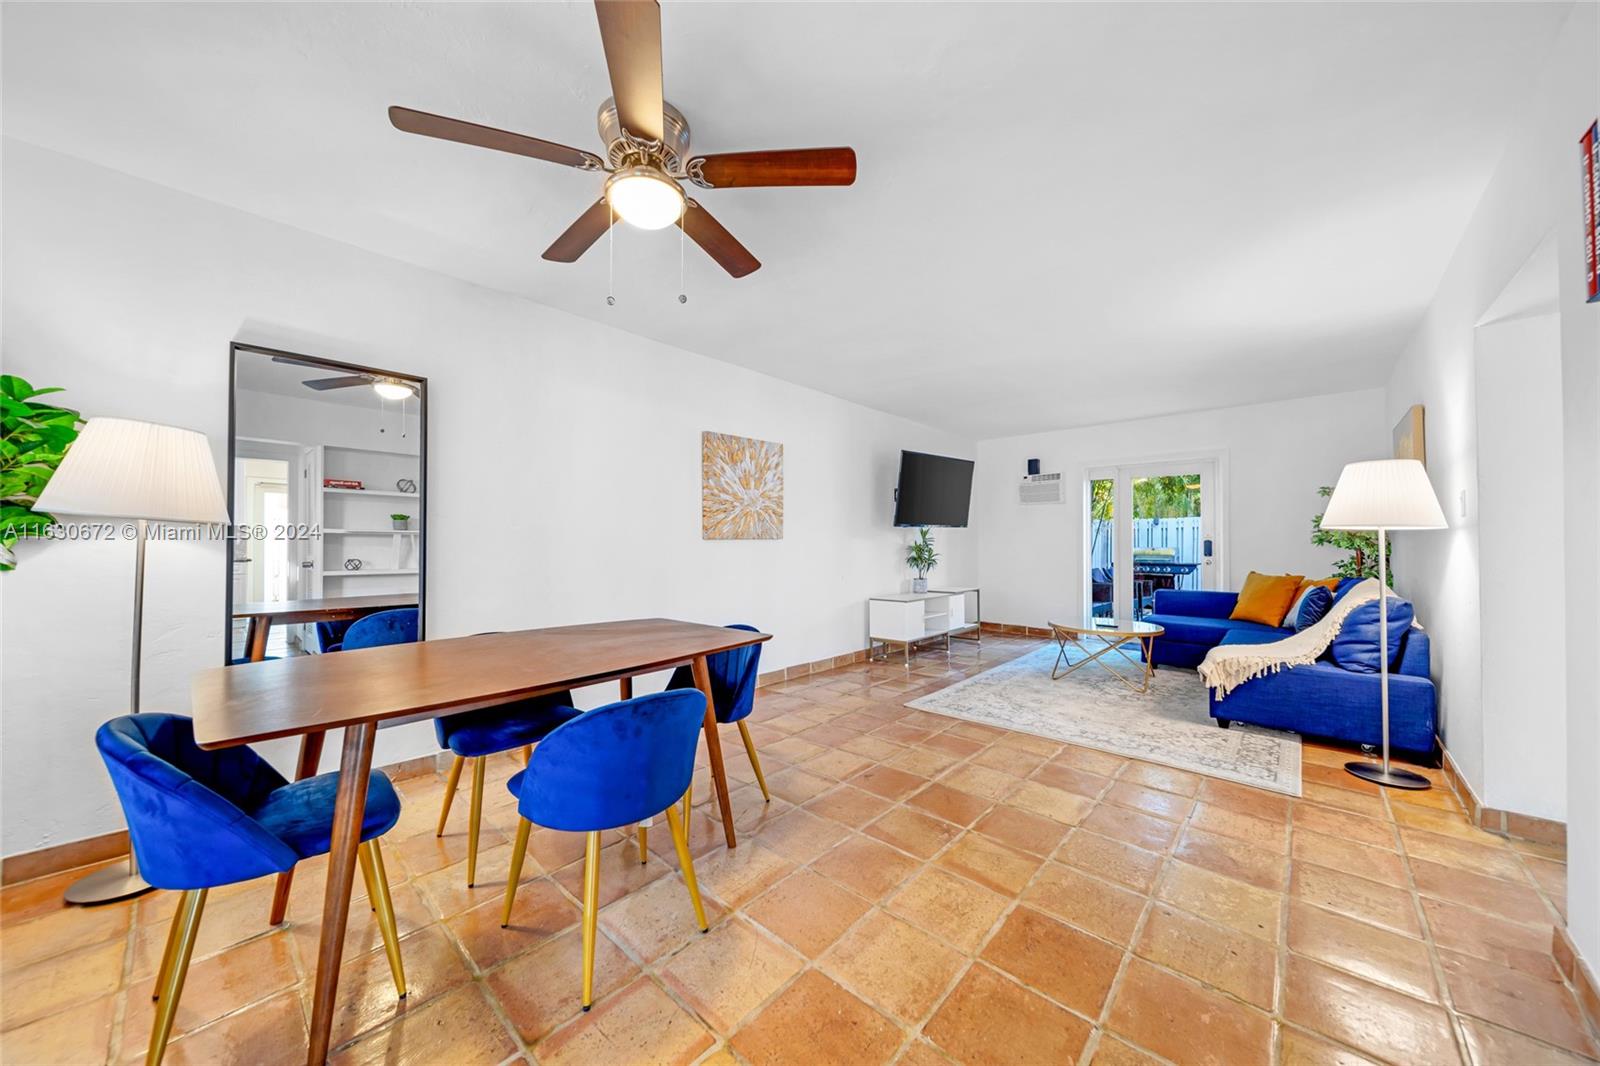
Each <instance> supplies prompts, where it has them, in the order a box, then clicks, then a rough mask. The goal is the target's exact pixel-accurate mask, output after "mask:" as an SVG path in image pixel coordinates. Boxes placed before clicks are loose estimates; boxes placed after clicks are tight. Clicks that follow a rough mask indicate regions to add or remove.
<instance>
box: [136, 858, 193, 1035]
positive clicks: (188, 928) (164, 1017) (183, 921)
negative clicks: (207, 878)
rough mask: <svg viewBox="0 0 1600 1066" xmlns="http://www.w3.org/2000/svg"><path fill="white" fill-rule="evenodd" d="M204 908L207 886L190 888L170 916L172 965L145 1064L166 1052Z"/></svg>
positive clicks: (160, 998)
mask: <svg viewBox="0 0 1600 1066" xmlns="http://www.w3.org/2000/svg"><path fill="white" fill-rule="evenodd" d="M205 908H206V889H203V888H197V889H190V890H189V891H188V892H185V893H184V894H183V900H182V902H180V903H179V904H178V911H177V913H176V914H174V915H173V916H172V929H173V932H174V933H176V934H177V937H178V940H177V943H176V944H175V945H174V948H175V950H174V952H173V955H172V966H171V969H170V972H169V973H168V974H167V980H166V984H165V986H164V987H163V988H162V989H161V995H160V997H159V1002H158V1003H157V1005H156V1017H155V1022H154V1024H153V1025H152V1026H151V1027H150V1048H149V1050H148V1051H147V1052H146V1053H145V1058H144V1061H145V1066H159V1063H160V1062H161V1057H162V1056H163V1055H165V1054H166V1053H167V1038H168V1037H170V1036H171V1035H172V1019H173V1017H174V1016H175V1015H176V1014H177V1013H178V999H179V998H180V997H181V996H182V995H183V979H184V978H185V977H187V976H188V975H189V959H190V957H191V956H192V955H193V954H194V938H195V934H196V933H197V932H198V931H199V929H200V915H201V914H202V913H204V911H205Z"/></svg>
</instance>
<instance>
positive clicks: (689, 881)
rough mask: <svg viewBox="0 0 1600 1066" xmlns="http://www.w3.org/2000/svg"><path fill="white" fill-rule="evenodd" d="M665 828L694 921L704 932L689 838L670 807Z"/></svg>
mask: <svg viewBox="0 0 1600 1066" xmlns="http://www.w3.org/2000/svg"><path fill="white" fill-rule="evenodd" d="M667 828H668V829H670V830H672V846H673V847H674V848H676V849H677V852H678V865H679V866H680V867H682V868H683V883H684V884H686V885H688V886H689V902H691V903H693V904H694V920H695V921H697V922H699V923H700V931H701V932H702V933H703V932H705V931H706V909H705V907H704V906H702V905H701V903H700V882H699V881H697V880H695V876H694V859H693V857H691V856H690V854H689V837H688V835H687V834H685V833H684V831H683V823H682V822H681V821H679V820H678V812H677V811H676V810H674V809H673V808H672V807H668V808H667Z"/></svg>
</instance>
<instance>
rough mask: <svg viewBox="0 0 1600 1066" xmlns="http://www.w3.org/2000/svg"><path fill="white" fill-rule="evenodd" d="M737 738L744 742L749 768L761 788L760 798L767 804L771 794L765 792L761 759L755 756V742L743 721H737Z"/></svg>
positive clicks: (764, 777) (770, 799) (765, 785)
mask: <svg viewBox="0 0 1600 1066" xmlns="http://www.w3.org/2000/svg"><path fill="white" fill-rule="evenodd" d="M739 738H740V739H741V740H743V741H744V751H745V754H746V755H748V756H750V768H751V769H752V770H754V771H755V772H756V784H758V785H760V786H761V798H762V799H764V800H766V801H767V802H768V803H771V802H772V793H770V792H768V791H767V777H766V775H765V774H763V773H762V772H761V759H760V758H759V757H757V755H756V742H755V741H753V740H751V739H750V727H749V726H747V725H745V724H744V719H743V718H741V719H739Z"/></svg>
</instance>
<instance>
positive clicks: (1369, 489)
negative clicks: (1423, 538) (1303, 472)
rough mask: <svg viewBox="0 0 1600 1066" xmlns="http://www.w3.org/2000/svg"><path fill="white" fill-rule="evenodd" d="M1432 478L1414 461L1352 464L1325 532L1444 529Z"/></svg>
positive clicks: (1337, 490) (1327, 517) (1342, 480)
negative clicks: (1334, 530)
mask: <svg viewBox="0 0 1600 1066" xmlns="http://www.w3.org/2000/svg"><path fill="white" fill-rule="evenodd" d="M1445 526H1446V522H1445V520H1444V512H1443V511H1441V510H1440V509H1439V499H1438V497H1437V496H1435V495H1434V494H1433V485H1432V483H1431V482H1429V481H1428V472H1427V471H1426V470H1424V469H1423V467H1422V464H1421V463H1420V462H1418V461H1417V460H1415V459H1376V460H1373V461H1371V462H1366V463H1350V464H1348V465H1346V466H1345V468H1344V470H1343V471H1341V472H1340V474H1339V483H1338V484H1337V485H1335V486H1334V487H1333V498H1332V499H1330V500H1329V501H1328V509H1327V510H1326V511H1324V512H1323V513H1322V528H1324V529H1443V528H1445Z"/></svg>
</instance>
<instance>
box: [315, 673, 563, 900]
mask: <svg viewBox="0 0 1600 1066" xmlns="http://www.w3.org/2000/svg"><path fill="white" fill-rule="evenodd" d="M348 646H349V645H348V644H347V645H346V647H348ZM582 713H583V712H581V711H579V710H577V709H576V708H574V707H573V706H572V693H571V692H565V691H563V692H553V693H550V694H549V695H546V696H535V697H534V698H532V699H528V700H519V701H518V702H516V703H508V704H505V705H503V706H500V707H485V708H483V709H482V710H477V711H466V712H465V713H462V714H452V715H447V716H445V717H443V718H435V719H434V720H433V728H434V731H435V732H436V733H437V735H438V737H439V746H440V747H441V748H448V749H450V751H452V752H454V753H455V760H454V761H453V762H452V763H451V764H450V779H449V780H448V781H447V782H446V783H445V789H444V805H443V807H442V808H441V809H440V811H439V826H438V829H437V830H435V832H434V834H433V835H434V836H443V835H444V827H445V823H446V822H447V821H448V820H449V818H450V805H451V802H452V801H453V800H454V799H455V795H456V786H457V785H459V784H460V782H461V770H462V768H463V767H464V766H465V765H466V764H467V763H468V762H471V763H472V806H471V809H470V811H469V813H468V821H467V887H468V888H471V887H472V886H473V885H474V884H475V883H476V882H477V878H478V831H479V827H480V826H481V825H482V823H483V781H484V774H485V773H486V772H487V765H488V757H489V756H491V755H498V754H500V753H501V752H503V751H512V750H514V749H517V748H521V749H522V762H523V765H524V766H526V765H527V763H528V760H529V758H530V757H531V755H532V747H531V746H532V745H533V744H536V743H538V742H539V741H541V740H543V739H544V738H545V737H546V736H547V735H548V734H549V733H550V731H551V730H553V729H555V728H556V727H557V726H559V725H561V724H562V723H564V722H567V721H569V720H570V719H573V718H576V717H577V716H578V715H580V714H582Z"/></svg>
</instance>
